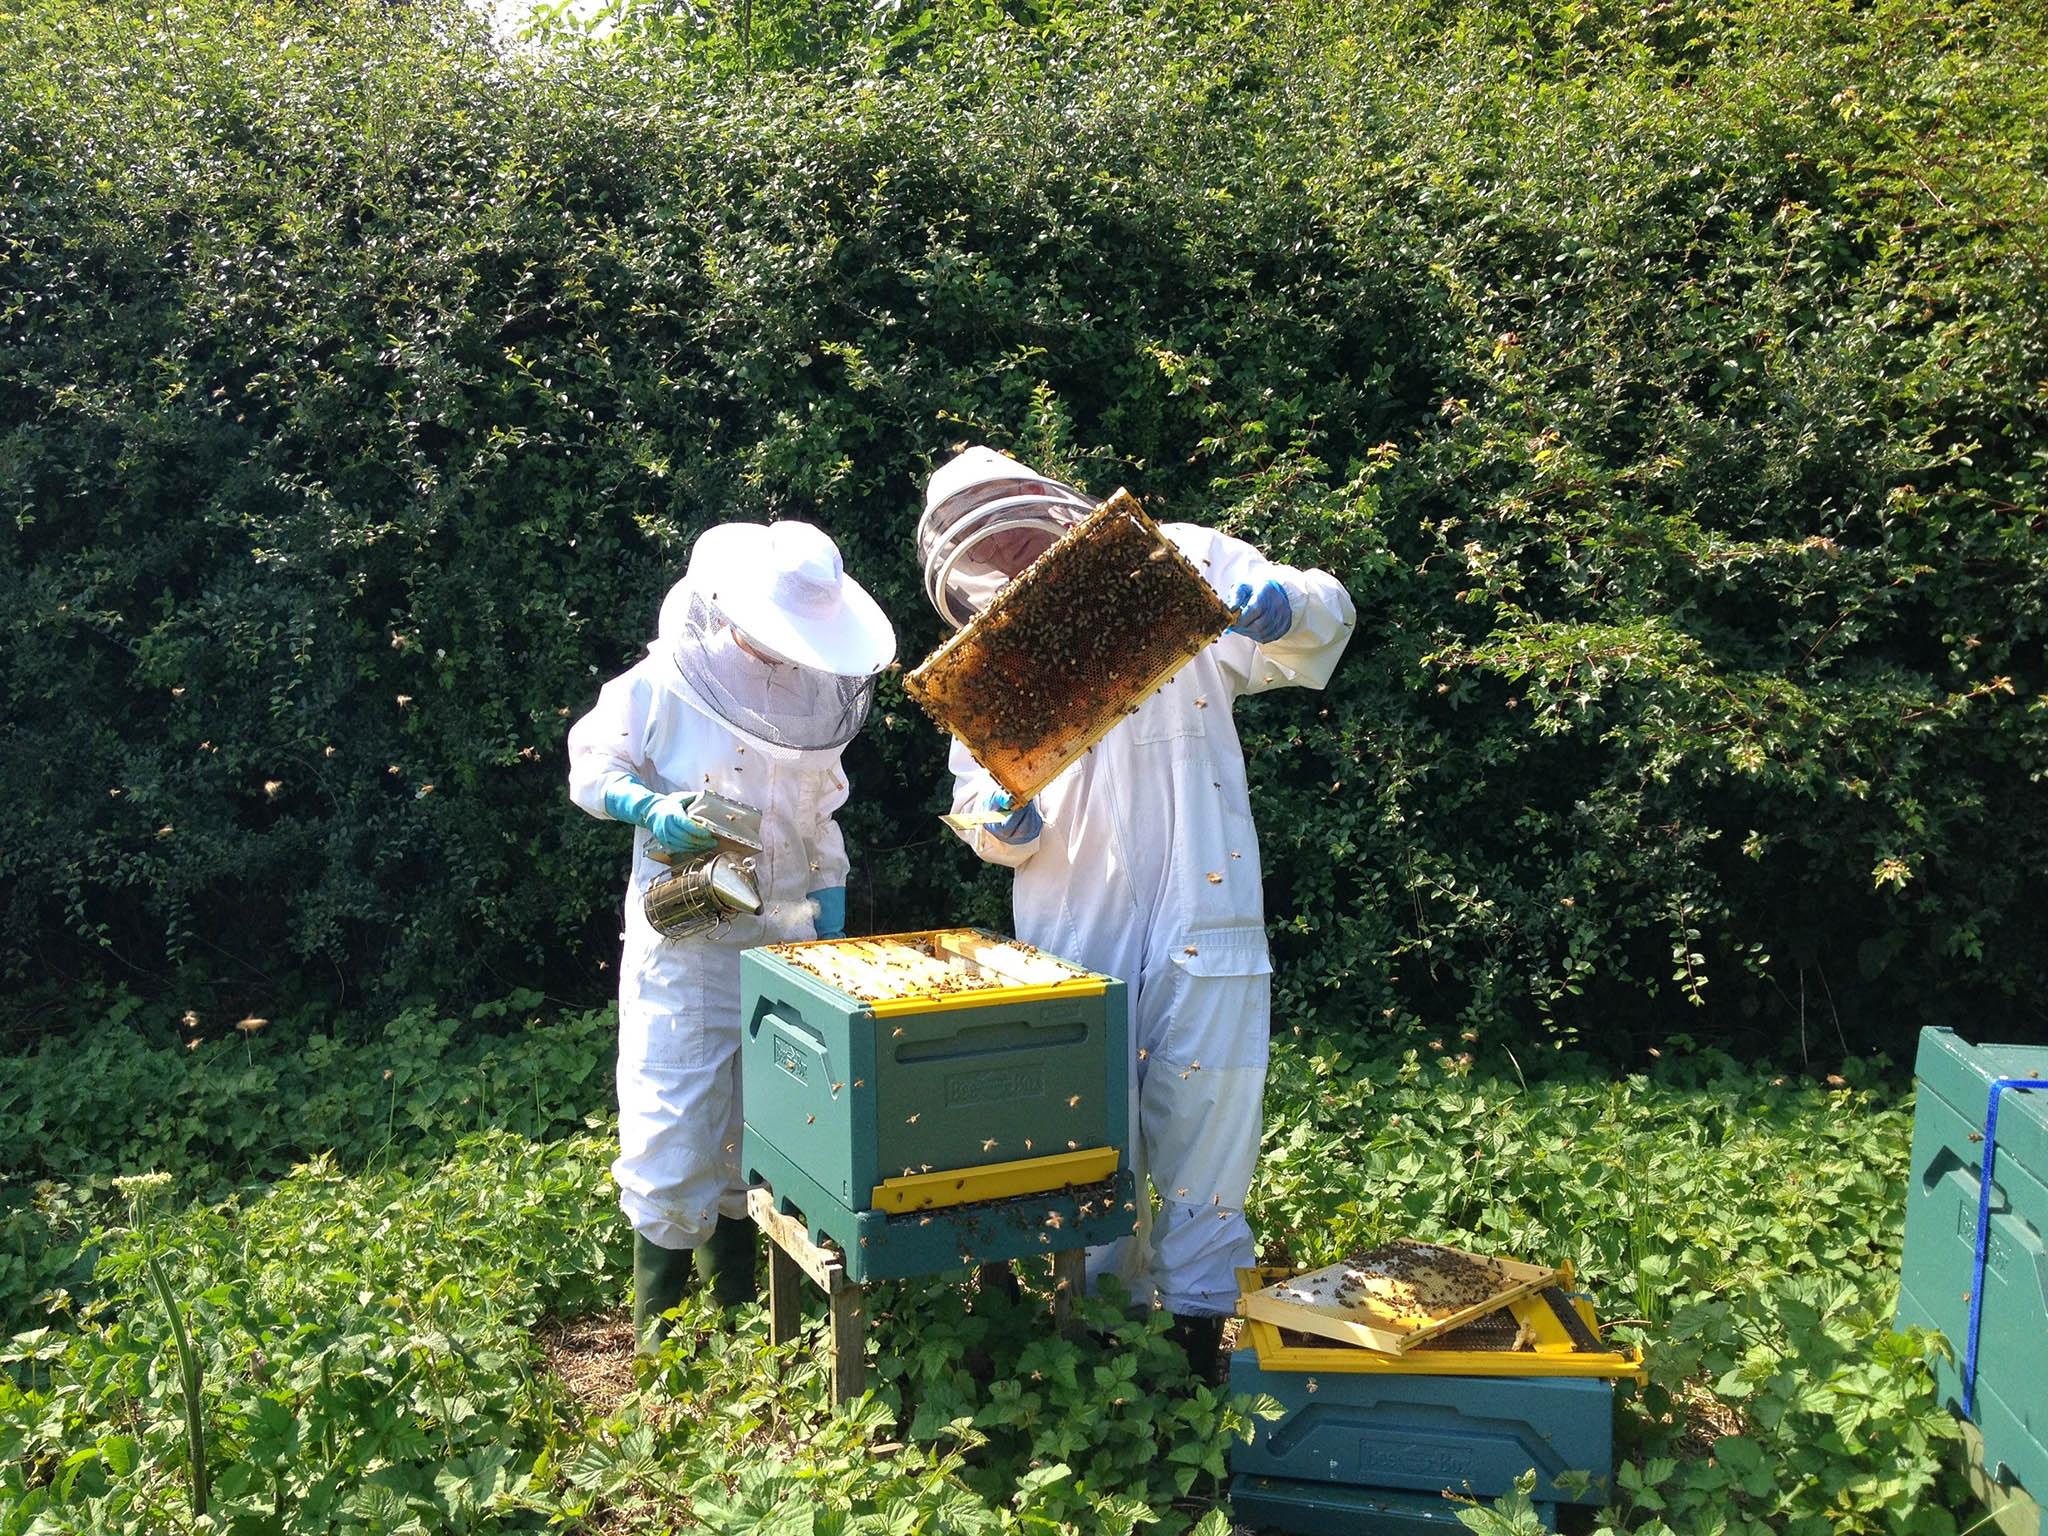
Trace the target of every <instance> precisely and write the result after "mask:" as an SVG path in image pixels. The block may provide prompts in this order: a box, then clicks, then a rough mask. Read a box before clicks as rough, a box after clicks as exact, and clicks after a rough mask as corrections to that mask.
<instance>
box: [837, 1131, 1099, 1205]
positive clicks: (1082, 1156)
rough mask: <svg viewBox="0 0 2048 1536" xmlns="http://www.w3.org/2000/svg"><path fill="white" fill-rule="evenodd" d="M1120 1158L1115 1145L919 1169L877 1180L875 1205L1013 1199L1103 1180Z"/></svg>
mask: <svg viewBox="0 0 2048 1536" xmlns="http://www.w3.org/2000/svg"><path fill="white" fill-rule="evenodd" d="M1116 1159H1117V1152H1116V1148H1115V1147H1095V1148H1091V1149H1090V1150H1088V1151H1085V1152H1059V1153H1055V1154H1054V1155H1053V1156H1051V1157H1026V1158H1019V1159H1018V1160H1016V1161H1015V1162H1008V1163H984V1164H982V1165H981V1166H980V1167H978V1168H955V1169H951V1170H950V1171H947V1172H944V1173H913V1174H909V1175H907V1176H905V1177H903V1178H900V1179H884V1180H883V1181H882V1182H881V1183H880V1184H877V1185H876V1186H875V1191H874V1209H875V1210H878V1211H887V1212H889V1213H890V1214H892V1215H900V1214H903V1213H905V1212H908V1211H935V1210H941V1209H944V1208H945V1207H947V1206H953V1205H973V1204H975V1203H976V1202H977V1201H981V1200H1007V1199H1009V1198H1010V1197H1011V1196H1013V1195H1042V1194H1047V1193H1049V1192H1051V1191H1053V1190H1058V1189H1066V1188H1068V1187H1069V1186H1071V1185H1075V1184H1099V1183H1101V1182H1102V1181H1103V1180H1104V1179H1106V1178H1108V1177H1109V1176H1110V1175H1111V1174H1113V1173H1115V1172H1116Z"/></svg>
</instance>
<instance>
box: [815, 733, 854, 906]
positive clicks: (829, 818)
mask: <svg viewBox="0 0 2048 1536" xmlns="http://www.w3.org/2000/svg"><path fill="white" fill-rule="evenodd" d="M850 793H851V786H850V785H849V783H848V782H847V778H846V770H845V769H844V768H842V767H840V766H839V765H838V764H837V763H834V764H833V765H832V771H831V781H830V783H829V784H828V785H827V786H826V788H825V791H824V793H823V794H822V795H821V796H820V797H819V800H818V824H817V826H816V827H815V828H814V829H813V831H812V833H811V837H810V844H811V863H812V864H814V865H815V866H817V867H816V868H815V869H813V870H812V872H811V877H810V882H811V883H810V886H809V889H811V890H814V891H826V890H830V889H831V888H832V887H833V886H835V885H844V884H846V876H847V873H848V871H849V870H851V869H852V867H853V862H852V860H850V859H848V858H847V856H846V834H845V833H843V832H841V831H840V830H839V823H838V822H837V821H836V820H835V819H834V818H833V814H832V813H833V812H835V811H837V810H838V809H839V807H841V806H842V805H844V804H846V800H847V796H848V795H849V794H850Z"/></svg>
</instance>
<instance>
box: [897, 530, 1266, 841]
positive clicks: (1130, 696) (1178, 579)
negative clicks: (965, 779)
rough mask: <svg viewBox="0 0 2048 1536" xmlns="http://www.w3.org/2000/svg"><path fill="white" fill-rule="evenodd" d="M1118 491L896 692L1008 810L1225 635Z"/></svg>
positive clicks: (1205, 595) (1186, 573)
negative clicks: (982, 774)
mask: <svg viewBox="0 0 2048 1536" xmlns="http://www.w3.org/2000/svg"><path fill="white" fill-rule="evenodd" d="M1230 619H1231V612H1230V609H1229V608H1228V607H1227V606H1226V605H1225V604H1224V602H1223V600H1222V599H1221V598H1219V597H1217V595H1216V594H1215V593H1214V592H1213V591H1211V590H1210V588H1209V584H1208V583H1207V582H1206V581H1204V580H1203V579H1202V575H1201V573H1200V572H1199V571H1197V570H1196V569H1195V568H1194V567H1193V566H1192V565H1190V564H1189V563H1188V561H1187V557H1186V556H1184V555H1182V554H1181V552H1180V551H1179V550H1178V549H1176V548H1175V547H1174V545H1173V542H1172V540H1170V539H1168V538H1167V537H1166V535H1165V534H1163V533H1161V532H1160V531H1159V527H1158V525H1157V524H1156V523H1154V522H1153V521H1152V519H1151V518H1149V517H1147V516H1146V515H1145V510H1144V508H1142V507H1140V506H1139V505H1138V502H1137V499H1136V498H1135V497H1133V496H1132V495H1131V493H1130V492H1129V491H1123V490H1120V491H1118V492H1117V493H1116V494H1115V495H1114V496H1112V497H1110V498H1109V500H1108V501H1106V502H1104V503H1103V504H1102V505H1101V506H1100V507H1098V508H1096V510H1095V511H1094V512H1093V513H1092V514H1090V515H1089V517H1088V518H1087V519H1086V520H1084V521H1083V522H1082V523H1081V524H1080V526H1078V527H1076V528H1074V529H1072V530H1070V531H1069V532H1068V533H1067V534H1066V535H1065V536H1064V537H1063V538H1061V539H1060V541H1059V542H1058V543H1057V544H1055V545H1053V547H1052V548H1051V549H1048V550H1047V551H1046V552H1045V553H1044V554H1043V555H1040V556H1039V557H1038V559H1037V560H1036V561H1034V562H1033V563H1032V565H1031V567H1030V568H1029V569H1028V570H1026V571H1025V572H1024V574H1023V575H1021V576H1019V577H1018V578H1017V579H1016V580H1015V581H1013V582H1011V583H1010V584H1009V585H1008V586H1006V587H1005V588H1003V590H1002V591H1001V592H1000V593H998V594H997V595H996V597H995V599H994V601H992V602H991V603H990V604H989V605H988V607H987V608H986V609H984V610H983V611H982V613H981V614H980V615H979V616H978V617H977V618H976V619H975V620H974V622H973V623H971V624H969V625H968V626H967V627H966V628H965V629H963V630H961V631H960V633H958V634H957V635H955V636H953V638H952V639H950V640H948V641H947V642H946V643H945V644H944V645H942V646H940V647H939V649H938V650H936V651H934V652H933V653H932V654H931V655H930V656H929V657H927V658H926V659H925V661H924V663H923V665H921V666H919V667H918V668H917V670H916V671H914V672H912V673H911V674H910V675H909V676H908V677H906V678H905V679H904V680H903V686H904V691H905V692H907V693H908V694H909V695H910V696H911V697H912V698H913V699H915V700H917V702H918V703H919V704H920V705H922V706H923V707H924V710H925V713H927V714H928V715H930V716H931V717H932V719H934V720H935V721H937V722H938V724H939V726H940V728H941V729H943V730H946V731H949V732H951V733H952V734H953V735H955V736H957V737H959V738H960V741H961V743H962V744H963V745H965V746H966V748H967V750H968V751H969V752H970V753H972V754H973V756H974V760H975V761H976V762H978V763H980V764H981V765H982V767H984V768H986V769H987V770H988V771H989V773H990V774H991V775H993V776H994V778H995V781H996V782H997V783H998V784H1000V785H1002V786H1003V788H1004V789H1005V790H1007V791H1008V792H1009V793H1010V795H1011V796H1012V797H1013V798H1014V799H1017V800H1025V799H1028V798H1029V797H1030V796H1032V795H1034V794H1036V793H1038V791H1039V790H1041V789H1043V788H1044V787H1045V786H1046V785H1047V784H1049V783H1051V782H1052V780H1053V779H1054V778H1055V777H1057V776H1058V774H1059V772H1060V770H1062V769H1063V768H1065V767H1066V766H1067V765H1068V764H1070V763H1072V762H1073V761H1074V760H1075V759H1076V758H1078V757H1080V756H1081V754H1082V753H1084V752H1086V751H1087V750H1088V749H1089V748H1090V747H1092V746H1093V745H1095V743H1096V742H1098V741H1100V740H1101V739H1102V738H1103V737H1104V736H1105V735H1106V734H1108V732H1109V730H1110V728H1111V727H1112V726H1114V725H1115V724H1116V723H1117V722H1118V721H1119V720H1121V719H1122V718H1123V717H1124V716H1126V715H1129V714H1133V713H1135V712H1136V711H1137V708H1138V706H1139V705H1140V704H1141V703H1143V702H1144V700H1145V698H1146V696H1147V695H1148V694H1150V693H1152V692H1153V691H1155V690H1156V689H1158V688H1159V687H1161V686H1162V685H1163V684H1164V683H1165V682H1166V681H1167V679H1169V678H1170V677H1172V676H1173V674H1174V673H1176V672H1178V671H1179V670H1180V669H1181V668H1182V667H1184V666H1185V665H1187V663H1188V662H1189V661H1190V660H1191V659H1193V657H1194V656H1195V655H1196V654H1198V653H1199V652H1200V651H1201V650H1202V648H1203V647H1204V646H1206V645H1208V644H1209V643H1210V642H1211V641H1212V640H1214V639H1215V638H1216V637H1217V636H1218V635H1220V634H1222V633H1223V631H1224V629H1225V628H1227V627H1228V626H1229V624H1230Z"/></svg>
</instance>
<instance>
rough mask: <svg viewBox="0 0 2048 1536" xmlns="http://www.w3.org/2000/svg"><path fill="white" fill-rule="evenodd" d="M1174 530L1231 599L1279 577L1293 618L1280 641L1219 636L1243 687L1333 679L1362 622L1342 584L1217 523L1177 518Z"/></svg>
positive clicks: (1226, 661)
mask: <svg viewBox="0 0 2048 1536" xmlns="http://www.w3.org/2000/svg"><path fill="white" fill-rule="evenodd" d="M1168 531H1169V532H1170V533H1171V534H1172V536H1173V540H1174V542H1175V543H1176V544H1177V545H1179V546H1180V549H1181V552H1182V553H1183V554H1185V555H1186V556H1187V557H1188V559H1189V560H1191V561H1192V562H1193V563H1194V566H1195V569H1196V570H1198V571H1200V572H1201V573H1202V574H1203V576H1205V577H1206V578H1207V579H1208V582H1209V585H1210V586H1211V587H1213V588H1214V589H1215V590H1216V592H1217V594H1218V595H1219V596H1221V597H1222V599H1223V600H1224V601H1225V602H1226V603H1227V602H1231V601H1232V600H1234V599H1235V598H1236V596H1237V589H1238V588H1239V587H1240V586H1247V585H1248V586H1250V587H1251V589H1252V591H1253V592H1255V593H1256V592H1257V591H1258V590H1259V588H1260V587H1262V586H1264V585H1265V584H1266V583H1267V582H1269V581H1277V582H1279V583H1280V588H1281V590H1282V591H1284V592H1285V593H1286V594H1287V603H1288V607H1289V608H1290V609H1291V610H1292V612H1293V623H1292V624H1291V625H1290V626H1289V627H1288V630H1287V633H1286V634H1284V635H1282V636H1281V637H1280V638H1279V639H1278V640H1274V641H1271V642H1270V643H1268V644H1266V645H1260V644H1259V643H1258V642H1257V641H1255V640H1253V639H1252V638H1251V637H1250V636H1248V635H1239V634H1226V635H1224V636H1223V637H1222V638H1221V639H1220V640H1218V641H1217V642H1216V647H1215V649H1216V655H1217V659H1218V660H1219V661H1220V662H1221V663H1222V664H1223V670H1224V671H1225V672H1226V673H1228V674H1229V675H1230V679H1231V681H1232V682H1233V683H1234V684H1236V686H1237V691H1238V692H1239V693H1264V692H1265V691H1266V690H1267V689H1268V688H1287V687H1295V688H1321V687H1322V686H1323V685H1324V684H1326V683H1328V682H1329V680H1330V674H1331V673H1332V672H1334V671H1336V670H1337V662H1338V660H1339V659H1340V658H1341V657H1342V656H1343V654H1344V647H1345V646H1347V645H1349V644H1350V643H1351V634H1352V631H1353V629H1354V628H1355V627H1356V625H1357V623H1358V610H1357V609H1356V608H1355V607H1354V606H1353V605H1352V602H1351V594H1350V593H1349V592H1346V591H1345V590H1344V584H1343V583H1342V582H1340V581H1339V580H1337V578H1336V577H1334V576H1332V575H1331V574H1330V573H1329V572H1328V571H1319V570H1306V571H1302V570H1296V569H1295V568H1294V567H1293V566H1291V565H1280V564H1277V563H1276V562H1274V561H1271V560H1268V559H1267V558H1266V557H1265V556H1264V555H1262V554H1260V553H1259V552H1258V551H1257V550H1256V549H1254V548H1252V546H1251V545H1249V544H1247V543H1245V542H1244V540H1242V539H1233V538H1232V537H1230V535H1228V534H1225V533H1218V532H1216V531H1215V530H1214V529H1213V528H1197V527H1194V526H1193V525H1191V524H1187V523H1176V524H1173V525H1172V526H1171V528H1170V529H1169V530H1168Z"/></svg>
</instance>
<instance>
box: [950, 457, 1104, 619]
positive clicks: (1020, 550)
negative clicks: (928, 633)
mask: <svg viewBox="0 0 2048 1536" xmlns="http://www.w3.org/2000/svg"><path fill="white" fill-rule="evenodd" d="M1094 510H1095V503H1094V502H1092V501H1090V500H1089V499H1088V498H1087V497H1086V496H1083V495H1082V494H1081V493H1080V492H1079V491H1077V490H1075V489H1074V488H1073V487H1072V486H1071V485H1063V484H1062V483H1061V482H1059V481H1057V480H1051V479H1048V478H1046V477H1045V476H1044V475H1041V474H1039V473H1038V472H1037V471H1036V470H1034V469H1032V468H1030V467H1028V466H1027V465H1023V464H1020V463H1018V462H1017V461H1016V460H1015V459H1012V458H1008V457H1006V456H1005V455H1003V454H1000V453H997V452H996V451H995V450H994V449H993V448H983V447H978V446H977V447H973V448H969V449H967V450H966V451H965V452H963V453H960V454H958V455H956V456H955V457H954V458H952V459H949V460H948V461H947V462H946V463H944V464H942V465H940V466H939V468H938V470H937V471H936V472H935V473H934V474H933V475H932V478H931V480H930V482H929V483H928V484H927V485H926V486H925V493H924V516H923V517H921V518H919V519H918V524H917V557H918V560H919V561H920V562H921V563H922V564H923V566H924V592H925V596H926V597H928V598H930V599H931V601H932V606H933V607H934V608H936V609H937V610H938V612H939V617H940V618H942V619H944V620H945V621H946V622H947V623H948V624H950V625H952V626H953V627H954V628H955V629H958V628H959V627H960V626H961V625H963V624H965V623H966V622H967V621H968V620H969V619H971V618H973V617H974V616H975V614H977V613H979V612H980V611H981V610H982V609H983V608H985V607H987V606H988V602H989V599H990V598H992V597H994V596H995V595H996V593H998V592H1000V591H1002V589H1003V587H1004V585H1005V584H1006V583H1008V582H1009V581H1010V580H1011V578H1013V577H1015V576H1018V575H1020V574H1022V572H1023V571H1024V569H1025V567H1026V566H1028V565H1030V564H1031V562H1032V561H1034V560H1036V559H1037V558H1038V557H1039V556H1040V555H1042V554H1044V553H1045V552H1046V551H1047V550H1048V549H1050V548H1052V546H1053V544H1054V543H1055V542H1056V541H1057V540H1058V539H1059V536H1060V535H1061V534H1063V533H1065V532H1066V531H1067V530H1068V529H1069V528H1072V527H1073V526H1075V525H1076V524H1077V523H1079V522H1080V521H1081V520H1082V519H1083V518H1085V517H1087V516H1088V514H1089V513H1091V512H1093V511H1094Z"/></svg>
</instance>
